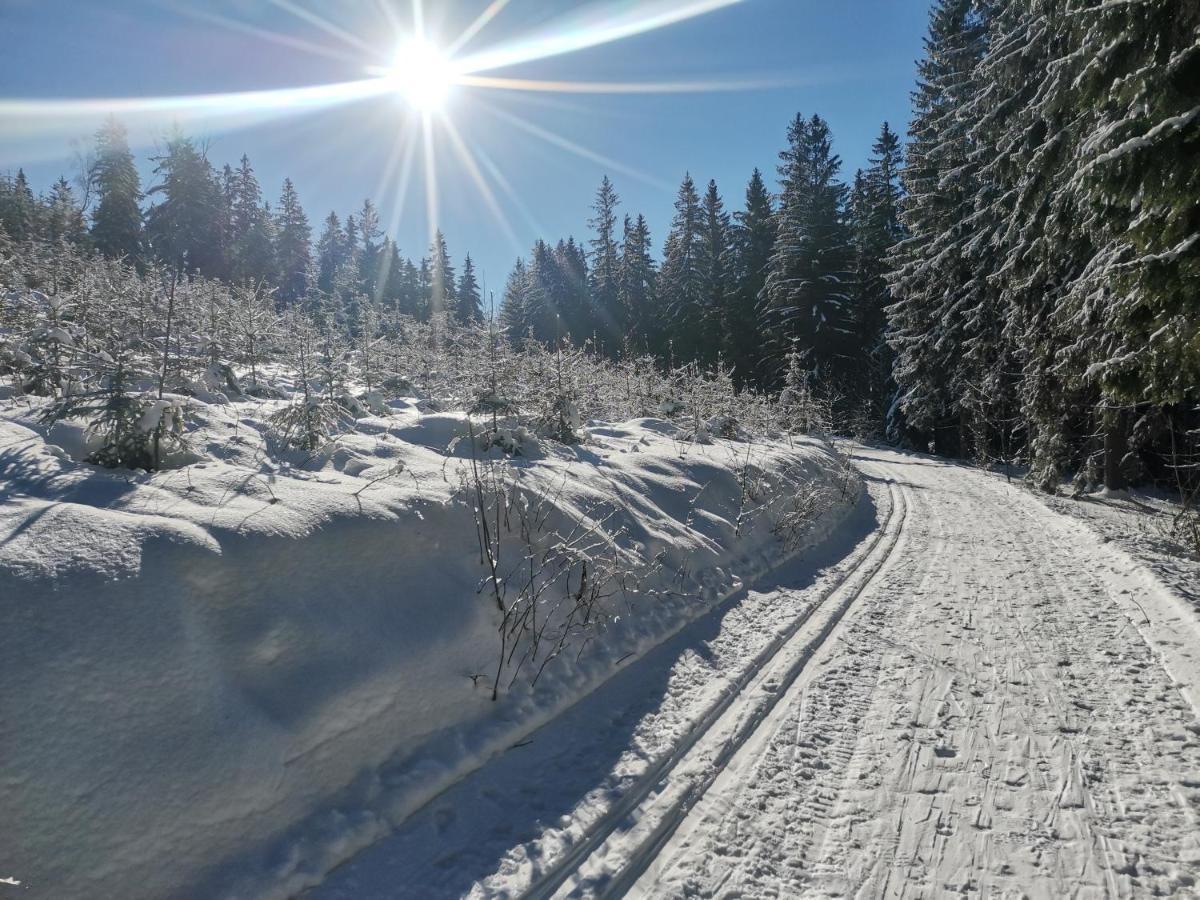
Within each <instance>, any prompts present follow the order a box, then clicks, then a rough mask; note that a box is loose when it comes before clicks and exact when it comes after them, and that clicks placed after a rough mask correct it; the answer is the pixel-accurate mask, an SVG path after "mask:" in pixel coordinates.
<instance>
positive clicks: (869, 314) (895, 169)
mask: <svg viewBox="0 0 1200 900" xmlns="http://www.w3.org/2000/svg"><path fill="white" fill-rule="evenodd" d="M871 151H872V155H871V159H870V166H869V168H868V169H867V171H866V172H859V173H858V176H857V177H856V178H855V183H854V189H853V191H852V192H851V203H850V227H851V232H852V239H853V244H854V279H853V282H854V291H855V296H854V307H853V322H854V332H855V339H856V342H857V344H858V347H859V358H858V359H859V365H858V367H857V368H856V371H855V372H854V373H853V375H854V378H853V381H852V384H853V387H854V392H855V395H856V396H857V397H858V398H860V400H861V402H862V405H863V407H864V409H865V410H867V412H868V414H869V416H870V420H871V426H872V427H873V428H874V429H875V430H877V431H878V432H879V433H881V434H882V433H883V432H884V431H885V430H886V421H885V417H886V414H887V411H888V408H889V404H890V394H891V393H892V391H893V388H892V383H891V368H892V358H891V350H890V348H889V347H888V345H887V342H886V328H887V311H886V310H887V306H888V305H889V304H890V303H891V295H890V293H889V291H888V286H887V282H886V280H885V276H886V274H887V269H888V265H887V256H888V253H889V252H890V251H891V249H892V248H893V247H895V246H896V245H897V244H898V243H899V242H900V241H901V240H902V239H903V238H904V234H905V232H904V228H903V226H902V225H901V224H900V203H901V199H902V192H901V187H900V171H901V168H902V151H901V148H900V139H899V137H897V135H896V133H895V132H894V131H892V130H891V127H890V126H889V125H888V123H887V122H884V123H883V127H882V129H881V130H880V132H879V137H878V138H877V139H876V140H875V143H874V145H873V146H872V148H871Z"/></svg>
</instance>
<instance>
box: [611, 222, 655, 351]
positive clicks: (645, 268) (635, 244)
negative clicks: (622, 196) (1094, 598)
mask: <svg viewBox="0 0 1200 900" xmlns="http://www.w3.org/2000/svg"><path fill="white" fill-rule="evenodd" d="M656 280H657V273H656V272H655V267H654V257H653V256H652V255H651V253H650V227H649V226H648V225H647V224H646V217H645V216H642V215H639V216H638V217H637V219H636V220H631V219H630V218H629V216H626V217H625V229H624V241H623V242H622V252H621V271H620V291H619V304H618V305H619V309H620V325H621V333H622V344H623V347H627V348H629V349H630V350H631V351H632V352H634V353H650V352H652V351H656V350H657V349H658V348H659V347H660V346H661V343H662V340H661V331H662V316H661V315H660V310H659V307H658V302H657V292H656Z"/></svg>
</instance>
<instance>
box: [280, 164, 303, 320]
mask: <svg viewBox="0 0 1200 900" xmlns="http://www.w3.org/2000/svg"><path fill="white" fill-rule="evenodd" d="M275 257H276V263H277V265H278V267H279V291H278V293H277V294H276V297H278V299H279V302H280V303H281V305H283V306H285V307H287V306H291V305H292V304H294V303H299V302H300V300H301V299H302V298H303V297H304V295H305V293H307V291H308V273H309V269H310V268H311V266H312V228H310V227H309V224H308V217H307V216H306V215H305V214H304V209H303V208H302V207H301V206H300V198H299V197H298V196H297V195H296V188H295V186H294V185H293V184H292V180H291V179H290V178H285V179H284V180H283V191H282V192H281V193H280V195H279V211H278V213H276V216H275Z"/></svg>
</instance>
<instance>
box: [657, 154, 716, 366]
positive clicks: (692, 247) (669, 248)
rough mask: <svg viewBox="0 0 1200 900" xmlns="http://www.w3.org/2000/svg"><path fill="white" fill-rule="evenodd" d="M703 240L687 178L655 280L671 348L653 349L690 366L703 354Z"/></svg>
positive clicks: (691, 184)
mask: <svg viewBox="0 0 1200 900" xmlns="http://www.w3.org/2000/svg"><path fill="white" fill-rule="evenodd" d="M703 240H704V215H703V213H702V211H701V208H700V197H699V195H698V194H697V193H696V183H695V182H694V181H692V176H691V175H690V174H689V175H686V176H685V177H684V179H683V183H682V184H681V185H680V186H679V193H678V195H677V196H676V199H675V218H674V219H673V221H672V223H671V232H670V234H669V235H668V236H667V242H666V245H665V247H664V248H663V264H662V271H661V272H660V273H659V277H658V291H659V300H660V302H661V303H662V306H663V312H664V315H665V319H666V322H665V326H666V334H665V335H663V336H662V337H663V339H664V340H665V341H667V342H669V344H670V345H671V347H667V346H659V347H656V348H654V349H655V350H656V352H657V353H658V354H659V355H660V356H663V357H664V358H665V357H667V356H668V355H673V356H674V357H675V359H677V360H680V361H684V362H689V361H691V360H694V359H696V358H697V357H698V356H699V355H700V353H701V352H702V350H703V341H704V333H705V332H704V325H705V300H706V298H705V296H704V273H703V271H702V269H701V265H702V248H701V246H702V243H703ZM672 348H673V352H672Z"/></svg>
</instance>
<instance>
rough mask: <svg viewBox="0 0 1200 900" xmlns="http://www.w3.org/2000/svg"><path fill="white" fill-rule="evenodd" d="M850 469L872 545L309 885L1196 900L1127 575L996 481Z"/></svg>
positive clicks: (1151, 653)
mask: <svg viewBox="0 0 1200 900" xmlns="http://www.w3.org/2000/svg"><path fill="white" fill-rule="evenodd" d="M857 462H858V465H859V467H860V469H861V470H862V471H863V472H864V474H865V475H866V477H867V478H868V479H869V482H870V490H871V494H872V496H873V497H874V500H875V503H876V505H877V508H878V510H879V515H880V518H881V522H880V524H879V527H878V528H877V529H876V530H875V531H874V532H873V533H864V534H861V535H859V536H858V537H854V534H855V532H854V531H853V528H851V537H852V538H853V539H852V540H851V545H852V546H851V549H850V550H849V552H845V553H843V554H842V555H841V558H840V559H838V558H836V555H835V558H833V559H830V560H828V561H827V562H826V563H825V564H824V565H823V566H822V564H821V560H820V559H819V558H817V559H815V560H813V561H812V565H813V567H815V574H813V575H812V577H797V578H796V580H795V581H794V582H793V583H788V581H787V579H786V578H781V579H779V580H778V583H777V584H775V585H772V586H771V587H769V588H768V587H761V586H760V588H759V589H758V590H757V591H754V590H752V591H750V592H748V593H747V594H746V595H745V596H744V597H742V598H741V599H739V600H738V601H737V602H736V603H734V604H733V605H731V606H730V607H727V608H724V609H722V610H719V611H718V613H717V614H714V616H713V617H709V618H710V619H711V621H707V622H701V623H698V624H697V625H696V626H694V627H692V628H691V629H690V633H685V634H681V635H680V636H679V638H678V639H676V640H674V641H672V642H669V644H668V645H666V646H664V647H662V648H660V650H659V651H655V653H653V654H651V655H650V656H648V657H647V658H645V659H643V660H641V661H639V662H638V663H636V664H634V665H632V666H630V668H629V669H627V670H626V671H624V672H622V673H620V674H619V675H618V676H616V677H615V678H614V679H613V680H612V682H610V684H609V685H606V686H605V687H604V688H602V689H601V691H599V692H597V694H596V695H595V696H594V697H593V698H589V700H586V701H584V702H583V703H582V704H580V705H579V706H578V707H576V708H575V709H573V710H572V711H571V712H570V713H568V714H567V715H566V716H564V717H562V718H561V719H560V720H556V722H553V723H551V724H550V725H548V726H546V727H545V728H544V729H543V731H542V732H539V733H538V734H536V735H535V736H534V745H533V746H532V747H529V748H521V749H520V750H518V749H517V748H514V751H512V752H510V753H509V754H507V755H506V756H505V757H504V758H502V759H501V760H499V761H498V762H497V763H496V764H493V765H491V766H489V767H486V768H485V769H484V770H481V771H480V772H479V773H476V775H475V776H472V778H470V779H468V780H467V781H465V782H463V783H461V784H460V785H458V786H456V787H455V788H453V789H452V790H451V791H449V792H447V793H446V794H444V795H443V796H442V797H440V798H438V800H436V801H435V802H434V803H433V804H431V806H430V807H428V808H426V809H425V810H423V811H422V812H421V813H419V814H418V815H417V816H415V817H414V818H413V819H412V820H410V821H409V822H406V823H404V825H403V826H402V827H401V829H400V830H399V831H398V832H397V834H396V835H394V836H393V837H392V838H390V839H388V840H385V841H384V842H383V843H382V844H380V845H377V846H376V847H375V848H372V849H370V850H368V851H367V852H365V853H364V854H361V855H360V857H358V858H357V859H356V860H354V861H352V862H351V863H350V864H348V865H347V866H346V867H344V868H343V869H341V870H338V871H337V872H335V873H334V874H333V876H332V877H331V878H330V879H329V880H328V881H327V882H326V884H325V885H322V887H320V888H318V889H316V890H315V891H314V892H312V895H313V896H314V897H329V898H332V897H351V896H353V897H356V898H363V900H366V898H370V897H403V896H414V897H416V896H420V897H430V898H432V897H442V896H460V895H463V894H467V895H470V896H472V897H515V896H527V897H549V896H557V897H609V896H614V897H615V896H624V895H628V896H633V897H720V898H734V897H745V898H758V897H863V898H873V897H933V896H948V895H953V894H965V895H969V896H983V897H1081V898H1082V897H1134V896H1152V895H1153V896H1162V895H1180V896H1194V895H1195V892H1196V890H1197V883H1198V882H1197V879H1198V878H1200V722H1198V720H1197V717H1196V716H1197V714H1196V710H1195V709H1193V708H1192V706H1191V705H1190V704H1189V702H1188V699H1187V697H1186V696H1185V694H1184V693H1183V692H1182V691H1181V687H1180V685H1179V684H1178V683H1176V681H1175V680H1174V679H1173V678H1172V676H1171V673H1170V672H1169V671H1168V666H1167V665H1166V664H1165V662H1164V660H1165V659H1176V660H1178V659H1179V656H1178V653H1179V651H1178V650H1177V649H1176V650H1175V651H1173V652H1175V653H1176V656H1175V657H1171V658H1168V657H1164V655H1163V654H1162V653H1161V652H1160V650H1159V649H1156V648H1155V647H1153V646H1151V645H1150V644H1149V643H1147V641H1146V639H1145V638H1144V637H1143V634H1142V632H1141V631H1140V630H1139V621H1138V620H1139V619H1140V617H1141V612H1140V607H1139V606H1138V604H1137V600H1136V597H1133V596H1127V595H1134V594H1136V592H1137V590H1138V585H1139V582H1137V581H1136V580H1132V581H1130V580H1125V581H1123V580H1122V576H1121V575H1120V574H1119V573H1117V574H1114V570H1113V569H1112V568H1111V567H1109V566H1106V564H1105V563H1104V560H1103V557H1104V552H1105V551H1104V549H1103V545H1102V544H1101V542H1100V541H1098V540H1094V541H1093V540H1088V539H1086V538H1083V537H1081V534H1082V533H1081V532H1080V531H1079V529H1078V528H1077V526H1075V525H1074V524H1072V523H1067V522H1066V521H1065V520H1063V519H1062V518H1061V517H1059V516H1058V515H1057V514H1055V513H1053V512H1051V511H1049V510H1047V509H1045V508H1044V507H1043V506H1041V504H1040V503H1038V501H1037V500H1035V499H1034V498H1032V497H1030V496H1028V495H1027V494H1025V493H1023V492H1022V491H1021V490H1019V489H1017V488H1015V487H1014V486H1011V485H1007V484H1005V482H1004V481H1003V480H1001V479H998V478H996V477H994V476H990V475H987V474H985V473H981V472H978V471H976V470H973V469H971V468H969V467H964V466H959V465H955V464H953V463H948V462H944V461H937V460H933V459H928V458H924V457H917V456H911V455H904V454H900V453H894V452H890V451H884V450H878V449H867V448H860V449H859V450H858V452H857ZM1132 577H1133V576H1130V578H1132ZM772 619H774V620H778V624H776V625H775V626H774V630H772V628H771V627H770V626H769V625H768V622H770V621H771V620H772ZM1184 656H1186V657H1187V660H1185V662H1187V664H1188V665H1190V664H1191V663H1193V662H1194V661H1195V660H1194V657H1191V656H1188V654H1187V653H1186V652H1185V653H1184ZM1189 660H1190V662H1189ZM1185 680H1186V679H1185ZM1192 687H1193V688H1194V685H1192ZM602 711H603V712H602ZM520 752H527V755H526V756H520V755H518V754H519V753H520Z"/></svg>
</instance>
